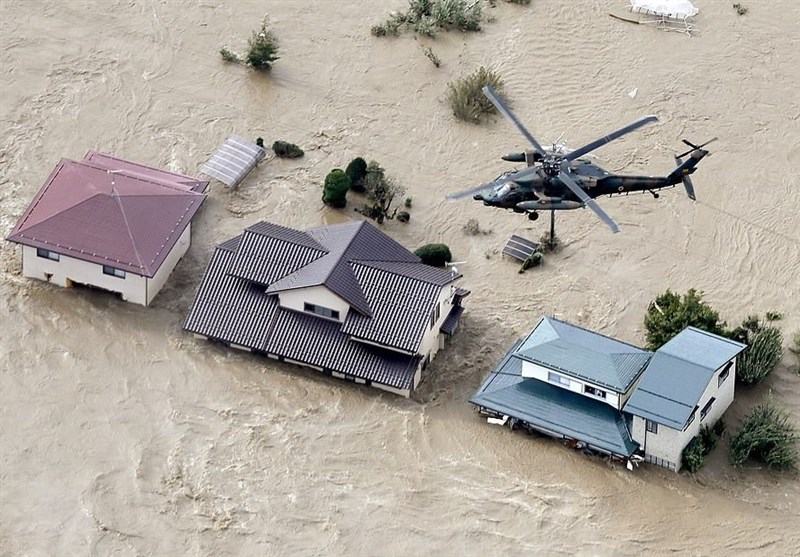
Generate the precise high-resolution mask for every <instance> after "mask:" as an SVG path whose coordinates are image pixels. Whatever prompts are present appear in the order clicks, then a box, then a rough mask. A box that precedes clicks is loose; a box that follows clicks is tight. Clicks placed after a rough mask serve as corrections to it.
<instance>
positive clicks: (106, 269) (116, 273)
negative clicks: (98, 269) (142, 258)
mask: <svg viewBox="0 0 800 557" xmlns="http://www.w3.org/2000/svg"><path fill="white" fill-rule="evenodd" d="M103 274H104V275H111V276H112V277H117V278H125V271H123V270H122V269H117V268H116V267H111V266H109V265H103Z"/></svg>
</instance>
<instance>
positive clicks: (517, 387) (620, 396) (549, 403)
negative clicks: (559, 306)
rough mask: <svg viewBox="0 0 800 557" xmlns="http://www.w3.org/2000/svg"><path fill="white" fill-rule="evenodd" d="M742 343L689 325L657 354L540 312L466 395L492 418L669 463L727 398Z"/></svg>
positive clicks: (674, 465) (677, 462)
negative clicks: (534, 322)
mask: <svg viewBox="0 0 800 557" xmlns="http://www.w3.org/2000/svg"><path fill="white" fill-rule="evenodd" d="M745 348H746V347H745V345H743V344H740V343H738V342H734V341H732V340H730V339H726V338H723V337H720V336H717V335H714V334H711V333H707V332H705V331H701V330H700V329H696V328H694V327H687V328H686V329H684V330H683V331H681V332H680V333H679V334H678V335H676V336H675V337H674V338H673V339H672V340H670V341H669V342H668V343H666V344H665V345H664V346H662V347H661V348H659V349H658V350H657V351H656V352H649V351H647V350H642V349H640V348H637V347H635V346H633V345H630V344H627V343H624V342H621V341H619V340H616V339H612V338H609V337H606V336H604V335H601V334H599V333H596V332H592V331H589V330H586V329H583V328H581V327H578V326H575V325H572V324H569V323H566V322H564V321H560V320H558V319H554V318H551V317H543V318H542V319H541V320H540V321H539V323H538V324H537V325H536V327H534V329H533V330H532V331H531V333H530V334H529V335H528V336H527V337H526V338H525V339H523V340H521V341H518V342H517V343H516V344H515V345H514V346H513V347H512V348H511V350H509V352H508V353H507V354H506V355H505V357H504V358H503V359H502V360H501V362H500V364H499V365H498V366H497V368H496V369H495V370H494V371H492V372H491V373H490V374H489V375H488V376H487V377H486V379H485V380H484V382H483V384H482V385H481V387H480V389H478V391H477V392H476V393H475V394H474V395H473V396H472V398H471V399H470V402H472V403H473V404H475V405H476V406H477V407H478V408H479V410H480V412H481V413H482V414H484V415H486V416H488V417H489V419H490V420H491V421H492V422H493V423H498V421H499V422H500V423H509V424H511V425H512V427H517V426H521V427H524V428H527V429H530V430H536V431H539V432H543V433H546V434H548V435H551V436H553V437H557V438H564V439H568V440H570V441H571V442H572V443H574V444H577V445H581V446H585V447H587V448H590V449H593V450H595V451H598V452H601V453H605V454H610V455H614V456H616V457H620V458H623V459H625V460H628V461H631V460H639V459H641V460H644V461H646V462H653V463H655V464H658V465H660V466H664V467H666V468H669V469H671V470H675V471H677V470H679V469H680V467H681V453H682V452H683V449H684V448H685V447H686V445H687V444H688V443H689V442H690V441H691V440H692V439H693V438H694V437H695V436H696V435H697V434H698V433H699V431H700V426H701V425H708V426H711V425H713V424H714V423H715V422H716V421H717V420H718V419H719V418H720V417H721V416H722V414H723V413H724V412H725V410H726V409H727V408H728V406H730V404H731V402H733V397H734V384H735V380H734V379H735V376H736V357H737V356H738V354H739V353H740V352H742V350H744V349H745Z"/></svg>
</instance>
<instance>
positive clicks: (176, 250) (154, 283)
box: [147, 224, 192, 304]
mask: <svg viewBox="0 0 800 557" xmlns="http://www.w3.org/2000/svg"><path fill="white" fill-rule="evenodd" d="M191 243H192V225H191V224H189V226H187V227H186V230H184V231H183V233H182V234H181V237H180V238H178V241H177V242H176V243H175V245H174V246H173V247H172V251H170V252H169V255H167V258H166V259H165V260H164V262H163V263H162V264H161V267H159V269H158V271H157V272H156V274H155V276H153V278H151V279H147V303H148V304H150V302H152V301H153V298H155V297H156V294H158V293H159V291H160V290H161V289H162V288H163V287H164V284H165V283H166V282H167V279H168V278H169V276H170V274H172V271H173V270H174V269H175V266H176V265H177V264H178V261H180V259H181V257H183V255H184V254H185V253H186V251H187V250H188V249H189V245H190V244H191Z"/></svg>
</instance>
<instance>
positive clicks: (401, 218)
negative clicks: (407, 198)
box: [396, 211, 411, 222]
mask: <svg viewBox="0 0 800 557" xmlns="http://www.w3.org/2000/svg"><path fill="white" fill-rule="evenodd" d="M396 218H397V222H408V221H410V220H411V213H409V212H408V211H400V212H399V213H397V217H396Z"/></svg>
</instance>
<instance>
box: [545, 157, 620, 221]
mask: <svg viewBox="0 0 800 557" xmlns="http://www.w3.org/2000/svg"><path fill="white" fill-rule="evenodd" d="M558 178H559V179H560V180H561V181H562V182H564V184H565V185H566V186H567V187H568V188H569V189H570V190H571V191H572V193H574V194H575V195H577V196H578V199H580V200H581V201H582V202H583V203H585V204H586V206H587V207H589V208H590V209H591V210H592V211H594V212H595V213H596V214H597V216H598V217H600V220H602V221H603V222H604V223H606V224H607V225H608V227H609V228H610V229H611V231H612V232H614V233H615V234H616V233H617V232H619V226H618V225H617V223H616V222H614V219H612V218H611V217H610V216H608V213H606V212H605V211H603V209H601V208H600V205H598V204H597V203H595V201H594V199H592V198H591V197H589V195H588V194H587V193H586V192H585V191H583V188H581V187H580V186H579V185H578V184H577V183H575V180H573V179H572V178H570V176H569V175H568V174H567V173H566V172H564V171H563V170H562V171H561V172H559V174H558Z"/></svg>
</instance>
